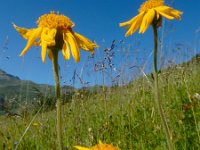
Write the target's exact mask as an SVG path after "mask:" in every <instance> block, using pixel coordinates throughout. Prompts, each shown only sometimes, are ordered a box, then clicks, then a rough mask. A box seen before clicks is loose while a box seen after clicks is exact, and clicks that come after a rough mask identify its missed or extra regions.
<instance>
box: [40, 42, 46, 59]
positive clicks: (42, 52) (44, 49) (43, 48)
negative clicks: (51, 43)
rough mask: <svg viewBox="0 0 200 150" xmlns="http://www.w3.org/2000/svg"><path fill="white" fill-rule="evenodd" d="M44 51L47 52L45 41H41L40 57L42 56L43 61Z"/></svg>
mask: <svg viewBox="0 0 200 150" xmlns="http://www.w3.org/2000/svg"><path fill="white" fill-rule="evenodd" d="M46 53H47V43H46V42H42V51H41V57H42V61H43V62H45V57H46Z"/></svg>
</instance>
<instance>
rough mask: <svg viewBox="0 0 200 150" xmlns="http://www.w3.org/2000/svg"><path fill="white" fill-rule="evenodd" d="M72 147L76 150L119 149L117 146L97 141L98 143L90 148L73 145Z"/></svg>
mask: <svg viewBox="0 0 200 150" xmlns="http://www.w3.org/2000/svg"><path fill="white" fill-rule="evenodd" d="M74 147H75V148H76V149H78V150H120V149H119V148H117V147H114V146H113V145H111V144H103V143H102V142H99V144H97V145H95V146H93V147H91V148H87V147H81V146H74Z"/></svg>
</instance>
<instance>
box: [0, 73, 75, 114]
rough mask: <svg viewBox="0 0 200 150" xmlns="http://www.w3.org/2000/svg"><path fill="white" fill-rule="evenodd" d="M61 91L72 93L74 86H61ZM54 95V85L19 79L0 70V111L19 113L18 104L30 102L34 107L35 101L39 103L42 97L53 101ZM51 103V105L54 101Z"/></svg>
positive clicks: (28, 103)
mask: <svg viewBox="0 0 200 150" xmlns="http://www.w3.org/2000/svg"><path fill="white" fill-rule="evenodd" d="M62 91H63V93H67V94H68V95H70V94H71V93H73V91H74V88H73V87H71V86H63V87H62ZM54 95H55V90H54V86H51V85H47V84H36V83H34V82H32V81H28V80H21V79H20V78H19V77H17V76H13V75H10V74H8V73H6V72H5V71H3V70H0V111H1V112H2V113H6V112H7V113H16V112H17V113H19V111H20V109H21V107H20V105H26V106H27V105H30V104H31V103H32V104H33V107H35V105H36V103H38V102H40V103H41V101H42V100H43V99H44V97H46V98H48V99H49V100H50V99H51V101H53V99H54ZM38 99H39V101H38ZM51 103H52V104H51V105H53V104H54V103H55V101H53V102H51ZM26 106H24V108H26ZM52 107H53V106H52ZM29 108H30V106H29ZM30 111H32V110H30ZM0 114H1V113H0Z"/></svg>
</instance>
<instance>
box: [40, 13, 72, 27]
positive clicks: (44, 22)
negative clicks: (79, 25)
mask: <svg viewBox="0 0 200 150" xmlns="http://www.w3.org/2000/svg"><path fill="white" fill-rule="evenodd" d="M37 24H38V26H39V27H44V28H50V29H52V28H56V29H61V30H66V29H69V28H72V27H73V26H74V23H73V22H72V21H71V20H70V19H69V18H68V17H66V16H64V15H60V14H59V13H57V14H55V13H54V12H53V11H51V12H50V14H45V15H42V16H41V17H40V18H39V19H38V21H37Z"/></svg>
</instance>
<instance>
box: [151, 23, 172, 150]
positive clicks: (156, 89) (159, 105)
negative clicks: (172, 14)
mask: <svg viewBox="0 0 200 150" xmlns="http://www.w3.org/2000/svg"><path fill="white" fill-rule="evenodd" d="M152 27H153V33H154V60H153V65H154V92H155V93H154V94H155V98H154V100H155V103H156V106H157V109H158V112H159V114H160V117H161V122H162V126H163V128H164V132H165V135H166V139H167V146H168V149H169V150H172V149H173V145H172V138H171V136H170V131H169V127H168V124H167V121H166V116H165V113H164V111H163V108H162V102H161V99H160V93H159V84H158V68H157V54H158V31H157V22H156V23H153V24H152Z"/></svg>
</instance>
